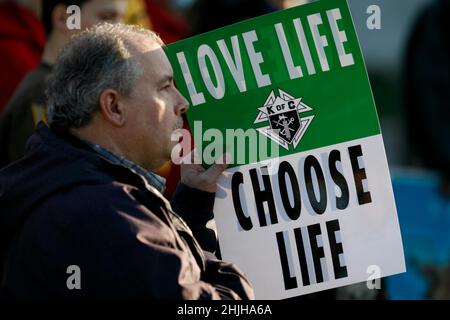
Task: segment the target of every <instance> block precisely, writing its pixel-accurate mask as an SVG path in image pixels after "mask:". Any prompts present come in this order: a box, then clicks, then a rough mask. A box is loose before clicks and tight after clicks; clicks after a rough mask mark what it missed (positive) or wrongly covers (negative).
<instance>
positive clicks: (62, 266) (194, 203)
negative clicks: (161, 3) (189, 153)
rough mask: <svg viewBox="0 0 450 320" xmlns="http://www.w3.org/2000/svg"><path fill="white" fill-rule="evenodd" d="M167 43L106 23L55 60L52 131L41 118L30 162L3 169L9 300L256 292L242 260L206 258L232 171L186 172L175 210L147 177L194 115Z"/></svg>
mask: <svg viewBox="0 0 450 320" xmlns="http://www.w3.org/2000/svg"><path fill="white" fill-rule="evenodd" d="M162 46H163V43H162V41H161V40H160V38H158V37H157V36H156V35H155V34H154V33H153V32H151V31H148V30H145V29H140V28H138V27H131V26H126V25H122V24H118V25H112V24H103V25H100V26H97V27H94V28H93V29H92V30H90V31H88V32H84V33H82V34H81V35H80V36H78V37H76V38H75V39H73V40H72V41H71V42H70V43H69V44H68V46H67V47H66V48H65V49H64V50H63V52H62V53H61V55H60V56H59V58H58V61H57V62H56V64H55V66H54V70H53V73H52V76H51V77H50V78H49V82H48V87H47V94H48V113H49V124H50V129H49V128H48V127H47V126H45V125H44V124H42V123H41V124H40V125H39V126H38V128H37V131H36V133H35V134H34V135H33V136H32V137H31V139H30V141H29V143H28V150H27V154H26V156H25V157H24V158H23V159H21V160H19V161H18V162H15V163H14V164H12V165H10V166H8V167H6V168H4V169H3V170H2V171H0V244H6V245H7V247H6V248H3V249H4V252H6V254H5V255H4V258H3V261H4V263H3V265H4V271H3V276H2V288H3V291H4V292H5V294H6V295H7V296H8V297H10V298H13V299H17V298H27V299H33V298H54V297H57V298H140V299H143V298H163V299H219V298H231V299H238V298H243V299H247V298H252V297H253V292H252V289H251V287H250V285H249V283H248V281H247V279H246V278H245V276H244V275H243V274H242V273H241V272H240V271H239V270H238V269H237V268H236V267H235V266H234V265H232V264H228V263H224V262H222V261H218V260H216V259H211V256H212V254H211V253H209V254H208V256H209V258H206V257H205V253H204V252H203V251H204V250H205V251H210V252H213V251H214V249H215V238H214V233H213V232H211V230H209V229H207V228H206V223H207V222H208V221H209V220H210V219H211V218H212V206H213V202H214V191H215V188H216V179H217V177H218V176H219V175H220V174H221V172H222V171H223V170H224V169H225V167H226V166H225V165H223V164H222V165H220V164H216V165H214V166H212V167H210V168H209V169H208V170H206V171H205V170H204V169H203V168H202V167H201V166H200V165H189V166H188V165H185V166H183V168H182V174H181V183H180V185H179V186H178V189H177V191H176V193H175V195H174V197H173V202H172V206H171V205H170V204H169V202H168V201H167V200H166V199H165V198H164V197H163V196H162V195H161V193H160V191H161V188H162V183H161V181H160V178H159V177H158V176H157V175H155V174H153V173H151V171H152V170H154V169H155V168H158V167H159V166H161V164H162V163H164V162H166V161H167V160H169V159H170V156H171V151H172V148H173V146H174V143H172V142H171V135H172V134H173V131H174V130H177V129H179V128H181V127H182V125H183V124H182V120H181V119H182V114H183V113H184V112H185V111H186V109H187V108H188V103H187V101H186V100H185V99H184V97H183V96H182V95H181V94H180V93H179V92H178V90H177V89H176V88H175V86H174V81H173V74H172V68H171V66H170V63H169V61H168V59H167V57H166V55H165V53H164V51H163V49H162ZM172 208H173V209H172ZM175 212H176V213H175ZM184 221H186V222H187V223H188V224H189V225H190V226H193V227H195V228H194V229H195V230H196V234H195V235H193V234H192V232H191V229H190V228H189V227H188V226H187V224H186V223H185V222H184ZM201 225H202V226H203V228H200V226H201ZM194 236H195V237H197V238H198V240H199V242H200V243H199V242H197V240H196V239H195V238H194ZM5 249H6V250H5ZM68 268H69V269H68ZM71 268H72V269H71ZM68 270H69V271H68ZM70 270H79V271H80V273H79V274H78V276H79V277H78V278H79V279H78V280H77V279H76V277H75V280H73V279H74V278H69V277H71V274H70V272H71V271H70ZM67 272H69V274H67ZM71 279H72V280H73V281H72V280H71ZM72 287H74V288H75V289H72V290H71V288H72ZM77 288H79V289H77Z"/></svg>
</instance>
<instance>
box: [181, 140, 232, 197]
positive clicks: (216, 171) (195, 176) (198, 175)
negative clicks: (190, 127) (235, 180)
mask: <svg viewBox="0 0 450 320" xmlns="http://www.w3.org/2000/svg"><path fill="white" fill-rule="evenodd" d="M230 158H231V156H230V155H229V154H228V153H225V154H223V155H222V156H220V157H218V158H217V159H216V162H215V164H213V165H212V166H211V167H209V168H208V169H205V168H203V166H202V165H201V164H200V161H199V156H198V152H197V149H193V150H192V151H191V153H189V154H188V155H187V156H186V157H184V158H183V160H182V161H181V165H180V168H181V182H183V183H184V184H186V185H187V186H189V187H191V188H196V189H199V190H202V191H206V192H216V184H217V179H218V178H219V176H220V175H221V174H222V172H223V171H224V170H225V169H226V168H227V167H228V164H229V163H230Z"/></svg>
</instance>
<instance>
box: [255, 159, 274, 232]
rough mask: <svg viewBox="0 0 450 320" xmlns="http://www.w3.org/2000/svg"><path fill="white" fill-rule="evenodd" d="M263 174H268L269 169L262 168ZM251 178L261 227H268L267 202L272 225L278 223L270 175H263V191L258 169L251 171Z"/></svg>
mask: <svg viewBox="0 0 450 320" xmlns="http://www.w3.org/2000/svg"><path fill="white" fill-rule="evenodd" d="M261 170H264V171H263V172H267V167H262V168H261ZM250 178H251V180H252V185H253V194H254V196H255V203H256V210H257V212H258V218H259V225H260V226H261V227H265V226H267V221H266V213H265V210H264V202H267V205H268V207H269V215H270V223H271V224H275V223H278V217H277V212H276V209H275V200H274V199H273V192H272V185H271V184H270V178H269V175H268V174H263V175H262V179H263V184H264V190H261V188H260V185H259V181H258V173H257V169H251V170H250Z"/></svg>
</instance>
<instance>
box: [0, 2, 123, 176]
mask: <svg viewBox="0 0 450 320" xmlns="http://www.w3.org/2000/svg"><path fill="white" fill-rule="evenodd" d="M69 5H78V6H79V7H80V9H81V15H80V21H81V25H80V27H81V30H83V29H85V28H88V27H91V26H93V25H95V24H97V23H99V22H112V23H116V22H121V21H122V19H123V17H124V15H125V12H126V5H127V1H125V0H112V1H111V0H76V1H74V0H49V1H42V22H43V25H44V27H45V32H46V35H47V41H46V44H45V48H44V53H43V56H42V60H41V64H40V65H39V66H38V68H37V69H35V70H34V71H32V72H30V73H28V74H27V76H26V77H25V78H24V79H23V81H22V82H21V84H20V85H19V87H18V88H17V90H16V91H15V92H14V95H13V97H12V98H11V100H10V101H9V103H8V104H7V106H6V108H5V110H4V112H3V114H2V115H1V117H0V168H1V167H4V166H6V165H8V164H10V163H11V162H13V161H16V160H17V159H20V158H21V157H23V155H24V151H25V145H26V142H27V140H28V138H29V137H30V136H31V134H32V133H33V131H34V128H35V126H36V124H37V123H38V122H39V121H41V120H42V121H46V120H47V119H46V113H45V105H44V101H45V94H44V85H45V80H46V78H47V76H48V74H49V73H50V70H51V66H52V65H53V64H54V62H55V59H56V56H57V55H58V53H59V51H60V50H61V48H62V47H63V46H64V45H65V44H66V43H67V42H68V41H69V40H70V38H71V37H72V36H73V35H74V34H76V33H78V32H80V30H76V29H74V30H69V29H68V27H67V18H68V17H69V14H68V13H67V7H68V6H69Z"/></svg>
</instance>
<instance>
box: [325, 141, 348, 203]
mask: <svg viewBox="0 0 450 320" xmlns="http://www.w3.org/2000/svg"><path fill="white" fill-rule="evenodd" d="M338 161H339V162H341V153H340V152H339V151H338V150H333V151H331V152H330V155H329V157H328V166H329V168H330V174H331V178H332V179H333V181H334V183H335V184H336V185H337V186H338V187H339V189H341V193H342V195H341V196H340V197H336V208H338V209H340V210H343V209H345V208H347V206H348V202H349V198H350V193H349V191H348V184H347V181H346V180H345V177H344V176H343V175H342V173H340V172H339V170H338V169H337V167H336V163H337V162H338Z"/></svg>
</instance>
